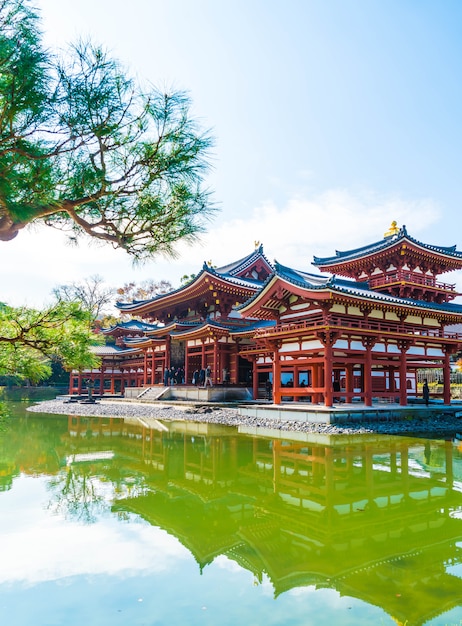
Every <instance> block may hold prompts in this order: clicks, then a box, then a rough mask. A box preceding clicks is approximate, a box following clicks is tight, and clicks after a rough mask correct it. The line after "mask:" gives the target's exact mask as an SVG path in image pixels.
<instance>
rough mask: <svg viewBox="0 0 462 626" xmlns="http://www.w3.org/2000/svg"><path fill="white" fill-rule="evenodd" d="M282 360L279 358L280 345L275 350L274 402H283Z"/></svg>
mask: <svg viewBox="0 0 462 626" xmlns="http://www.w3.org/2000/svg"><path fill="white" fill-rule="evenodd" d="M281 395H282V394H281V362H280V360H279V346H275V347H274V352H273V402H274V404H281Z"/></svg>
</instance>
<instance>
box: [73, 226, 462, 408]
mask: <svg viewBox="0 0 462 626" xmlns="http://www.w3.org/2000/svg"><path fill="white" fill-rule="evenodd" d="M313 265H314V266H315V267H316V268H317V270H318V272H317V273H311V272H306V271H301V270H296V269H293V268H290V267H287V266H284V265H281V264H280V263H278V262H274V263H271V262H270V261H269V260H268V259H267V257H266V256H265V254H264V252H263V246H262V245H259V244H256V247H255V250H254V251H252V252H251V253H250V254H249V255H248V256H246V257H245V258H243V259H240V260H239V261H236V262H234V263H230V264H228V265H226V266H223V267H220V268H216V267H213V266H212V265H211V264H206V263H205V264H204V266H203V268H202V269H201V270H200V272H199V273H198V274H197V275H196V276H195V277H194V278H193V279H192V280H191V281H190V282H188V283H187V284H185V285H183V286H181V287H180V288H179V289H176V290H173V291H171V292H169V293H166V294H161V295H158V296H156V297H154V298H152V299H149V300H145V301H140V302H132V303H119V304H118V305H117V306H118V308H119V310H120V311H121V312H122V313H123V314H124V315H125V316H127V315H130V316H132V317H133V319H132V321H128V322H121V323H119V324H117V325H116V326H114V327H112V328H109V329H106V330H105V331H104V333H105V334H106V335H108V336H109V337H111V338H112V340H113V341H114V342H115V343H114V344H108V345H106V346H105V347H103V348H99V354H100V356H101V358H102V366H101V369H100V370H98V371H96V370H93V371H91V372H90V371H84V372H79V373H74V375H73V376H71V387H70V393H71V394H79V393H81V392H82V391H83V390H84V389H85V385H86V384H88V381H89V380H90V381H91V383H92V385H94V387H95V391H96V392H98V391H99V392H101V391H103V392H104V393H112V394H113V393H120V394H125V395H127V396H129V395H130V396H131V397H139V396H141V395H146V394H151V395H152V397H166V396H165V393H166V391H167V389H166V386H165V382H166V379H165V377H164V372H165V370H166V369H168V370H170V369H172V368H173V369H175V370H176V371H178V370H179V371H180V378H178V379H177V380H175V385H174V386H173V388H171V387H169V389H168V392H169V394H170V396H169V397H172V398H175V397H181V390H182V389H183V390H184V391H185V392H186V390H188V389H189V390H191V389H193V388H194V387H193V385H192V380H193V375H194V373H195V372H199V371H200V370H205V369H206V368H207V367H209V368H210V371H211V379H212V380H211V382H212V383H213V386H212V387H207V388H206V389H201V390H197V391H198V393H199V392H200V393H201V394H202V395H201V396H200V397H201V399H208V400H220V399H225V398H230V397H236V398H238V397H241V398H248V399H250V398H253V399H259V398H260V399H261V400H264V399H265V398H266V397H267V396H266V395H265V394H266V391H265V383H266V381H268V380H269V381H271V385H272V402H273V403H275V404H281V403H282V402H286V401H293V402H309V403H312V404H321V405H325V406H326V407H332V406H333V404H334V403H336V402H346V403H349V402H353V401H356V402H361V403H363V404H364V405H365V406H366V407H368V406H372V402H373V400H375V399H381V400H383V401H390V402H398V403H399V404H400V405H402V406H405V405H406V404H407V403H408V402H409V400H410V398H412V397H415V396H416V393H417V370H419V369H424V368H432V369H434V368H438V369H440V370H441V380H442V383H443V401H444V403H445V404H449V403H450V399H451V398H450V364H451V357H452V356H453V355H455V354H456V353H457V352H458V351H460V350H461V349H462V335H461V334H458V333H457V332H454V326H455V325H457V324H461V323H462V305H460V304H457V303H455V302H454V299H455V298H456V297H457V296H458V295H459V294H458V293H457V291H456V287H455V284H453V283H449V282H443V281H442V280H441V279H440V276H441V275H443V274H446V273H448V272H451V271H454V270H459V269H461V268H462V252H460V251H458V250H457V249H456V246H451V247H442V246H436V245H430V244H426V243H423V242H421V241H418V240H417V239H415V238H414V237H412V236H411V235H410V234H408V232H407V230H406V227H405V226H403V227H401V228H398V227H397V226H396V223H395V222H393V223H392V225H391V227H390V229H389V230H388V231H387V232H386V233H385V235H384V237H383V238H382V239H381V240H379V241H377V242H375V243H372V244H369V245H365V246H363V247H361V248H356V249H353V250H346V251H342V252H341V251H336V252H335V254H334V255H332V256H330V257H325V258H320V257H314V260H313ZM85 381H87V382H85ZM173 389H174V391H173ZM175 394H176V395H175ZM204 394H205V395H204ZM233 394H234V395H233ZM185 397H186V396H185ZM189 397H191V396H189Z"/></svg>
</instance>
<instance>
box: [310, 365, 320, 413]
mask: <svg viewBox="0 0 462 626" xmlns="http://www.w3.org/2000/svg"><path fill="white" fill-rule="evenodd" d="M311 386H312V387H319V365H318V364H317V363H316V364H314V365H312V366H311ZM311 402H312V403H313V404H317V403H318V402H319V393H318V392H316V393H314V394H313V395H312V398H311Z"/></svg>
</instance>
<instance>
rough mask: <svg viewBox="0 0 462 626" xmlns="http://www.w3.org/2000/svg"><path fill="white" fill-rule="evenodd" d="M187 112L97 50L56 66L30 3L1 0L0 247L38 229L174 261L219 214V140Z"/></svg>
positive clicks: (181, 96) (183, 101) (84, 45)
mask: <svg viewBox="0 0 462 626" xmlns="http://www.w3.org/2000/svg"><path fill="white" fill-rule="evenodd" d="M190 108H191V102H190V99H189V97H188V96H187V95H186V94H185V93H183V92H179V91H172V92H169V93H168V92H163V91H161V90H158V89H156V88H154V87H149V89H143V88H142V87H141V86H140V85H138V84H137V83H136V82H135V81H134V79H132V78H130V77H129V76H128V75H127V74H126V72H125V71H124V69H123V68H122V67H121V65H120V63H119V62H118V61H116V60H114V59H113V58H111V57H110V56H109V55H108V54H107V53H106V52H105V51H104V50H103V49H102V48H101V47H98V46H95V45H93V44H92V43H90V42H79V43H78V44H76V45H74V46H72V47H71V48H70V50H69V52H68V53H67V54H66V55H65V56H64V57H63V58H61V59H60V58H57V57H56V56H54V55H53V54H51V53H50V52H49V51H47V50H45V49H44V47H43V44H42V40H41V33H40V23H39V16H38V12H37V9H36V8H34V6H33V5H32V4H31V2H30V1H29V0H0V169H1V171H2V176H1V178H0V240H2V241H8V240H11V239H13V238H14V237H16V236H17V234H18V233H19V232H20V231H21V229H23V228H24V227H25V226H27V225H28V224H31V223H33V222H41V223H45V224H47V225H49V226H52V227H55V228H58V229H61V230H64V231H66V232H67V233H68V234H69V237H70V238H71V239H72V240H74V241H76V240H77V238H78V237H79V236H80V235H84V234H86V235H89V236H91V237H92V238H95V239H97V240H101V241H105V242H108V243H109V244H111V245H112V246H113V247H115V248H122V249H124V250H126V251H127V252H128V253H129V254H130V255H132V257H133V258H134V259H138V260H140V259H145V258H149V257H152V256H154V255H156V254H158V253H162V254H170V255H172V254H174V244H175V243H176V242H177V241H179V240H188V241H192V240H194V239H195V238H196V237H197V235H198V233H200V232H201V231H202V230H203V229H204V226H205V218H207V217H209V216H210V214H211V212H213V210H214V207H213V204H212V202H211V198H210V192H209V191H208V190H207V189H205V188H204V177H205V175H206V173H207V172H208V169H209V163H210V161H209V157H210V148H211V145H212V140H211V137H210V135H209V133H208V132H206V131H203V130H202V129H201V128H200V127H199V125H198V124H197V122H196V121H195V120H194V119H193V117H192V116H191V114H190Z"/></svg>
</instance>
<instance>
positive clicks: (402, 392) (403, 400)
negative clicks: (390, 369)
mask: <svg viewBox="0 0 462 626" xmlns="http://www.w3.org/2000/svg"><path fill="white" fill-rule="evenodd" d="M399 348H400V350H401V354H400V357H399V403H400V405H401V406H406V405H407V363H406V352H407V349H408V348H409V344H408V343H405V342H403V343H402V344H401V345H400V346H399Z"/></svg>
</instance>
